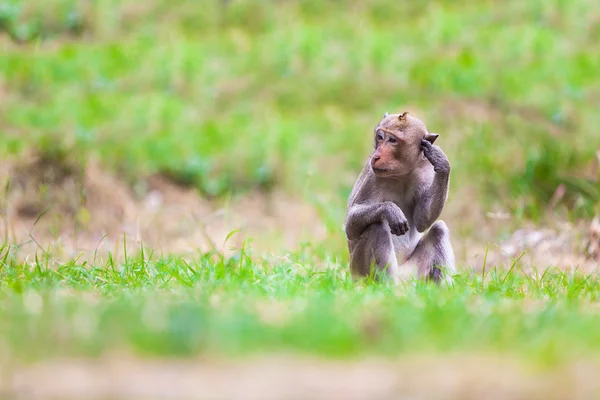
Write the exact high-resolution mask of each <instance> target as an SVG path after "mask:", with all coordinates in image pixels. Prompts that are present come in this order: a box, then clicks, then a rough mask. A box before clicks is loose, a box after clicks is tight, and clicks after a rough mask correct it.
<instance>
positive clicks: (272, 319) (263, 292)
mask: <svg viewBox="0 0 600 400" xmlns="http://www.w3.org/2000/svg"><path fill="white" fill-rule="evenodd" d="M15 254H16V250H15V249H14V248H9V247H5V248H3V250H2V256H3V257H2V258H3V260H4V261H2V262H1V265H0V267H1V268H0V282H1V285H2V294H1V295H0V296H1V302H0V327H1V328H0V341H2V343H3V344H4V346H5V347H4V348H5V350H8V351H9V354H10V358H11V359H13V360H17V361H20V362H23V361H25V362H26V361H34V360H39V359H43V358H52V357H69V356H70V357H76V358H77V357H97V356H101V355H104V354H109V353H110V354H114V353H115V352H119V351H121V352H126V353H127V354H135V355H138V356H141V357H159V356H162V357H165V356H167V357H197V356H199V355H200V356H214V355H221V356H223V355H227V356H234V357H237V356H244V355H257V354H263V353H267V354H271V353H278V352H286V353H291V354H304V355H310V354H312V355H316V356H320V357H334V358H343V359H348V358H350V359H352V358H355V357H360V356H368V355H376V356H382V357H392V358H394V357H397V356H402V355H413V354H423V353H436V354H450V353H456V352H465V353H491V354H494V353H498V352H500V353H502V354H510V355H514V356H516V357H522V358H524V359H526V360H528V362H537V363H540V364H541V365H550V364H553V363H557V362H562V361H566V360H574V359H577V358H579V357H583V356H585V357H595V356H598V355H599V354H600V341H599V340H598V337H597V334H596V331H597V330H596V326H597V321H598V309H597V307H596V306H595V304H596V303H597V300H598V298H599V297H600V280H599V279H598V277H597V276H585V275H584V274H582V273H580V272H569V273H566V272H561V271H558V270H553V269H551V268H549V269H547V270H544V271H534V270H529V271H528V272H527V273H525V272H524V269H522V266H521V265H519V264H515V267H514V268H512V269H511V270H509V271H507V270H506V269H500V270H498V269H496V268H493V267H492V266H489V265H488V266H486V271H484V272H481V273H472V272H463V273H462V274H461V275H457V276H455V282H454V283H453V285H452V286H451V287H442V288H440V287H437V286H435V285H431V284H424V283H422V282H408V283H407V284H406V285H404V286H401V287H394V286H391V285H387V284H376V283H355V282H352V280H351V279H350V278H349V275H348V271H347V268H345V266H344V265H340V264H339V263H337V262H336V261H335V260H324V261H319V259H318V258H315V255H314V254H313V252H312V251H311V250H310V249H305V250H304V251H302V252H299V253H295V254H290V255H288V257H287V259H285V260H283V259H278V258H273V259H265V258H257V257H253V256H252V255H251V254H250V253H244V252H241V253H238V254H236V255H234V256H233V257H231V258H223V257H222V256H219V255H217V254H212V255H211V254H205V255H199V256H198V257H196V258H194V259H190V260H184V259H181V258H164V259H161V258H156V257H152V256H148V255H147V254H146V255H143V254H142V255H139V254H138V255H136V256H134V257H131V256H130V257H129V258H128V259H127V261H125V262H123V263H116V262H114V261H112V260H111V259H109V260H108V261H106V262H104V263H100V262H99V263H98V265H91V264H85V263H83V264H80V263H77V262H71V263H68V264H64V265H60V266H57V265H54V264H53V263H52V262H48V263H49V264H48V263H47V262H45V261H44V260H42V259H38V260H35V261H33V260H32V261H31V262H28V263H24V264H19V263H16V262H12V261H11V260H12V258H13V256H14V255H15Z"/></svg>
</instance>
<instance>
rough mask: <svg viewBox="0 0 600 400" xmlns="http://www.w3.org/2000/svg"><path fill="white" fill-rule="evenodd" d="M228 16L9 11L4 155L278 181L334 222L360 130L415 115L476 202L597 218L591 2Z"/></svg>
mask: <svg viewBox="0 0 600 400" xmlns="http://www.w3.org/2000/svg"><path fill="white" fill-rule="evenodd" d="M224 4H225V3H222V2H218V1H210V2H208V3H207V4H206V5H203V6H202V7H198V5H197V4H196V3H195V2H193V1H185V0H181V1H176V2H171V1H168V2H167V1H163V0H153V1H149V2H144V4H143V5H141V4H139V2H133V1H103V2H96V3H85V2H79V1H75V0H52V1H48V0H43V1H42V0H34V1H28V2H23V1H19V0H9V1H5V2H4V3H3V7H2V8H1V9H0V15H1V16H2V17H1V18H0V21H4V22H3V23H2V24H0V25H2V26H3V29H4V31H5V32H7V34H6V35H5V38H4V41H3V47H4V48H3V57H2V60H0V76H1V77H2V81H1V87H2V90H3V92H4V93H6V95H4V96H3V97H2V100H1V101H2V108H3V110H4V117H3V121H2V124H1V126H0V130H1V131H2V132H3V134H2V135H0V144H2V146H0V149H3V150H1V154H0V155H1V156H2V157H8V156H11V155H12V157H19V156H20V155H21V154H22V153H23V151H25V149H29V148H38V149H40V148H41V150H42V151H51V152H52V151H54V150H53V148H54V147H57V146H58V147H64V148H66V149H67V150H68V152H70V153H74V154H77V155H78V156H79V157H80V158H81V159H82V162H83V163H85V160H87V159H88V158H89V157H91V156H94V157H98V158H100V160H101V161H102V162H103V164H104V165H105V166H106V168H108V169H110V170H112V171H113V172H116V173H118V174H119V175H120V176H122V177H124V178H125V179H127V180H128V181H129V182H130V183H131V184H132V185H133V184H135V183H136V182H138V181H139V180H143V179H144V177H147V176H148V175H150V174H152V173H156V172H160V173H164V174H167V175H169V176H171V177H172V178H173V179H175V180H178V181H180V182H183V183H185V184H188V185H193V186H195V187H197V188H198V189H199V190H200V191H201V192H202V193H204V194H205V195H207V196H221V195H225V194H227V193H230V192H233V193H243V192H245V191H247V190H252V189H256V188H259V189H269V188H271V187H273V186H277V187H282V188H285V189H286V190H288V191H290V192H292V193H293V194H295V195H298V196H304V197H305V198H306V199H307V200H308V201H311V202H314V203H317V204H324V203H331V207H328V208H327V209H326V210H324V214H333V215H335V217H336V218H337V219H340V218H341V217H342V214H341V213H340V212H339V211H338V210H340V209H341V208H343V204H345V200H346V197H347V195H348V193H349V191H350V188H351V185H352V183H353V178H354V176H355V173H356V172H357V170H358V169H359V167H360V165H362V162H363V160H364V157H365V156H366V155H367V153H368V150H369V146H370V143H371V139H370V135H371V130H372V128H373V126H374V125H375V124H376V123H377V122H378V119H379V118H380V117H381V115H383V113H384V112H385V111H390V112H394V111H400V110H404V109H411V110H416V112H415V114H416V115H417V116H419V117H421V118H423V119H424V120H425V121H426V122H427V124H428V126H429V127H430V129H431V130H433V131H437V132H439V133H441V134H442V136H441V139H440V140H439V143H440V145H441V146H442V147H443V148H444V149H445V150H446V152H447V153H448V155H449V157H450V160H451V161H453V166H454V169H453V171H454V173H453V181H452V190H453V192H457V191H458V190H459V189H466V188H469V190H470V191H471V192H474V194H475V195H476V196H477V198H478V205H479V206H480V207H482V208H484V209H485V208H488V207H491V206H493V205H496V206H500V207H502V208H504V209H506V210H507V211H509V212H511V213H513V214H514V215H516V216H519V217H521V216H523V217H526V218H534V219H540V218H542V217H543V216H544V209H545V207H546V206H547V204H548V203H549V201H550V199H551V197H552V195H553V194H554V192H555V191H556V189H557V188H558V187H559V185H561V184H563V185H566V187H567V191H566V194H565V196H564V198H562V199H561V201H560V202H559V203H558V210H559V211H560V212H561V213H562V214H563V215H567V216H574V217H589V216H590V215H592V214H593V213H594V212H598V210H597V203H598V200H599V199H600V195H599V193H600V189H599V182H598V177H597V174H595V173H594V172H593V171H594V169H593V168H594V162H595V161H594V160H595V157H596V156H595V153H596V150H597V148H598V140H597V135H596V134H595V133H594V132H595V127H596V126H598V124H599V123H600V119H599V118H600V117H599V116H598V113H597V112H596V110H597V102H598V98H599V96H600V87H599V86H598V82H599V79H598V78H599V75H598V74H599V73H598V71H600V64H599V62H598V58H597V57H596V54H597V53H598V51H599V50H600V48H599V47H598V46H599V43H600V40H599V39H600V36H599V35H600V29H599V28H598V25H597V18H598V14H597V9H596V7H595V2H594V1H592V0H577V1H574V2H566V1H560V0H554V1H542V0H536V1H531V2H527V4H524V3H522V2H519V1H508V2H506V4H504V5H503V8H502V10H498V9H497V8H496V7H493V6H492V5H491V3H489V4H488V3H487V2H477V3H467V2H458V3H455V2H447V1H430V2H427V4H426V5H421V3H414V2H402V3H397V2H392V1H386V0H378V1H375V2H370V3H365V4H363V3H361V2H355V1H350V0H348V1H344V2H343V3H339V2H338V3H336V4H333V3H326V2H320V1H316V0H315V1H312V0H306V1H299V2H277V1H267V2H257V1H234V2H232V3H230V4H229V5H226V6H225V5H224ZM465 27H467V28H468V29H465ZM11 38H12V39H11ZM12 42H15V43H16V44H13V43H12ZM348 171H354V173H349V172H348ZM317 172H318V173H317ZM315 193H319V194H318V195H317V194H315ZM499 198H500V199H502V200H501V201H498V199H499ZM450 206H452V204H451V205H450ZM324 207H326V206H324Z"/></svg>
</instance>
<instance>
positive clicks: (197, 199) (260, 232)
mask: <svg viewBox="0 0 600 400" xmlns="http://www.w3.org/2000/svg"><path fill="white" fill-rule="evenodd" d="M0 173H1V174H2V175H1V176H0V178H4V179H2V181H3V182H6V179H7V178H8V177H9V176H10V177H11V184H10V189H9V190H8V192H6V193H4V194H3V201H2V204H3V206H2V209H3V216H2V217H3V221H2V222H3V225H4V227H3V228H4V229H3V231H4V235H6V236H7V237H8V241H9V242H10V243H15V244H20V247H21V248H20V253H21V254H31V253H33V252H35V251H40V250H50V251H51V252H52V254H53V255H55V256H57V257H60V256H64V257H76V256H79V255H81V254H83V255H84V257H85V256H89V255H92V254H96V255H98V254H106V253H107V252H108V251H111V252H113V253H115V255H118V254H119V247H122V246H123V243H124V242H125V243H128V247H130V248H131V251H135V250H136V249H139V246H140V244H141V243H143V244H144V245H145V246H148V247H152V248H153V249H154V250H155V251H156V252H158V253H160V252H165V253H170V254H189V253H197V252H198V251H202V252H203V251H210V250H217V251H221V252H224V253H229V252H230V250H231V248H232V247H233V248H240V247H241V246H242V245H243V243H244V241H246V240H247V239H249V238H252V243H251V245H252V248H253V249H255V250H256V251H260V252H264V251H279V250H281V249H283V248H287V249H294V248H296V247H297V246H298V244H299V243H300V242H301V241H302V240H306V239H310V240H311V241H319V240H321V239H323V238H324V237H325V233H326V231H325V227H324V226H323V224H322V223H321V222H320V221H321V220H320V218H319V215H318V214H317V212H316V210H315V209H314V208H313V207H311V206H310V205H309V204H307V203H303V202H302V201H299V200H298V199H294V198H291V197H289V196H287V195H286V194H284V193H282V192H277V191H275V192H273V193H271V194H269V195H267V194H264V193H252V194H250V195H248V196H244V197H242V198H239V199H232V200H231V201H229V202H227V203H224V202H222V201H221V202H216V201H209V200H207V199H204V198H202V197H201V196H200V195H199V194H198V193H197V192H196V191H195V190H193V189H191V188H186V187H182V186H180V185H177V184H175V183H173V182H172V181H170V180H169V179H167V178H165V177H164V176H161V175H155V176H152V177H150V178H149V179H148V180H147V181H145V182H144V184H145V186H146V190H145V191H144V194H143V195H137V194H136V193H134V191H133V190H132V189H131V188H130V187H129V186H128V185H126V184H125V183H124V182H123V181H121V180H120V179H118V178H117V177H116V176H114V175H111V174H109V173H107V172H106V171H105V170H103V169H102V168H101V167H100V165H99V164H98V163H97V162H95V161H93V160H91V161H89V162H87V163H86V165H85V167H83V166H82V165H78V164H77V163H73V162H69V161H68V160H64V161H63V160H62V159H54V160H49V159H46V158H44V157H40V156H29V157H28V158H27V159H25V160H22V161H21V162H20V163H13V164H11V165H9V166H8V167H6V165H5V166H4V168H2V170H0ZM236 230H237V232H236V233H234V234H233V235H231V237H230V239H229V240H228V241H227V242H225V239H226V238H227V236H228V235H229V234H230V233H231V232H233V231H236ZM124 237H125V238H126V240H124ZM130 254H131V253H130Z"/></svg>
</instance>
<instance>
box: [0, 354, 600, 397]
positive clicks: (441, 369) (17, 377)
mask: <svg viewBox="0 0 600 400" xmlns="http://www.w3.org/2000/svg"><path fill="white" fill-rule="evenodd" d="M599 373H600V364H598V363H594V362H583V361H579V362H575V363H571V364H566V365H562V366H559V367H555V368H551V369H544V370H542V369H538V368H534V367H533V366H531V365H528V364H527V363H524V362H522V360H517V359H511V358H508V357H500V356H491V355H490V356H482V355H475V356H473V355H454V356H446V357H441V356H437V357H436V356H420V357H406V358H402V359H399V360H381V359H366V360H358V361H356V360H355V361H346V362H343V361H330V360H319V359H309V358H294V357H283V356H281V357H274V356H271V357H263V358H251V359H245V360H238V361H233V360H229V361H225V360H196V361H175V360H139V359H135V358H126V357H113V358H109V359H104V360H99V361H96V362H93V361H85V360H55V361H47V362H43V363H40V364H37V365H33V366H29V367H22V368H14V367H13V368H11V369H6V368H5V369H4V374H3V375H4V379H3V382H1V384H0V390H1V391H2V393H4V394H5V395H6V396H7V397H9V398H12V399H28V400H46V399H48V400H50V399H61V400H67V399H81V398H86V399H113V400H115V399H128V400H133V399H138V400H141V399H173V400H175V399H248V400H250V399H261V400H268V399H278V400H284V399H308V398H310V399H344V400H353V399H356V400H358V399H380V400H384V399H400V398H410V399H461V400H469V399H489V400H492V399H503V400H505V399H530V400H534V399H544V400H546V399H548V400H551V399H574V400H575V399H589V398H596V396H598V395H600V383H599V382H598V380H597V379H595V378H596V377H597V376H598V374H599Z"/></svg>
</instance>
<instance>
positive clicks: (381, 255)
mask: <svg viewBox="0 0 600 400" xmlns="http://www.w3.org/2000/svg"><path fill="white" fill-rule="evenodd" d="M351 247H352V249H351V252H350V271H351V272H352V274H353V275H354V276H358V277H365V276H369V275H371V274H372V273H375V274H379V273H384V274H386V275H392V276H395V275H396V271H397V269H398V263H397V260H396V254H395V251H394V244H393V242H392V236H391V232H390V227H389V225H388V223H387V221H384V222H381V223H376V224H372V225H370V226H369V227H368V228H367V229H366V230H365V231H364V232H363V233H362V235H361V236H360V237H359V238H358V239H356V240H355V241H354V243H352V245H351Z"/></svg>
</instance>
